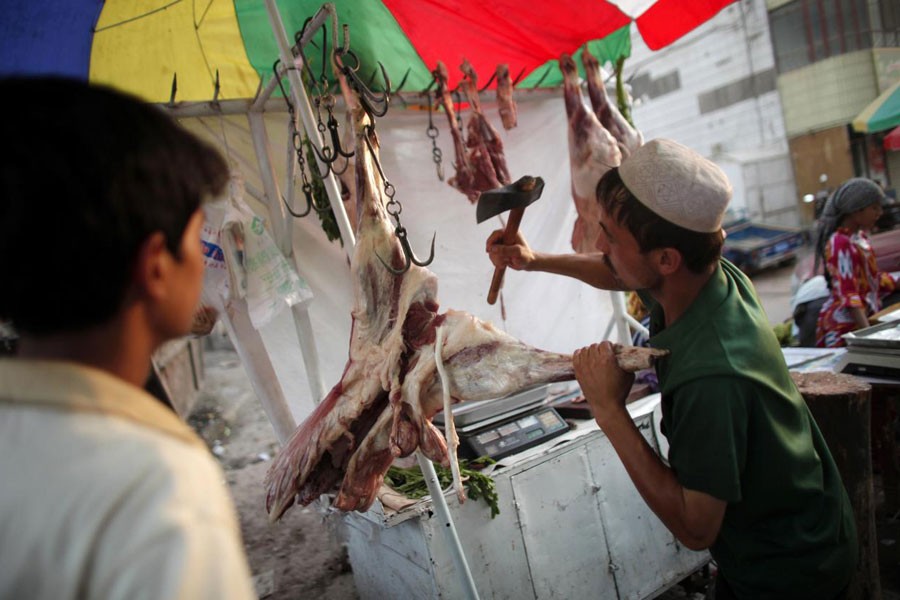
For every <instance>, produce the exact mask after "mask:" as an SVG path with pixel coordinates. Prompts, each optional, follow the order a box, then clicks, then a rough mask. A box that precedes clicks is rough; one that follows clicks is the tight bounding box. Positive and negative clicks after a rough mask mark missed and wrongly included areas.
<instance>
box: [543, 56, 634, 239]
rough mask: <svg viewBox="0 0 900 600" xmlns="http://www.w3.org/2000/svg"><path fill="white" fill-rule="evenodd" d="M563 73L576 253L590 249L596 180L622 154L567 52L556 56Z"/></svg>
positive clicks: (593, 234)
mask: <svg viewBox="0 0 900 600" xmlns="http://www.w3.org/2000/svg"><path fill="white" fill-rule="evenodd" d="M559 68H560V70H561V71H562V73H563V94H564V97H565V102H566V116H567V117H568V125H569V127H568V132H569V167H570V169H571V172H572V196H573V198H574V199H575V209H576V211H577V213H578V218H577V219H576V221H575V227H574V229H573V231H572V248H573V249H574V250H575V251H576V252H594V251H595V243H596V239H597V234H598V233H599V226H598V225H597V223H598V222H599V220H600V216H599V212H598V207H597V201H596V190H597V183H598V182H599V181H600V178H601V177H603V175H604V174H606V172H607V171H609V170H610V169H612V168H613V167H618V166H619V163H621V162H622V153H621V151H620V150H619V145H618V143H617V142H616V139H615V138H614V137H613V136H612V134H611V133H610V132H609V131H607V130H606V129H605V128H604V127H603V125H602V124H601V123H600V121H599V119H597V115H595V114H594V113H593V112H592V111H590V110H588V108H587V107H586V106H585V104H584V100H583V98H582V96H581V85H580V83H579V77H578V69H577V68H576V67H575V61H573V60H572V57H571V56H570V55H568V54H563V55H562V56H560V58H559Z"/></svg>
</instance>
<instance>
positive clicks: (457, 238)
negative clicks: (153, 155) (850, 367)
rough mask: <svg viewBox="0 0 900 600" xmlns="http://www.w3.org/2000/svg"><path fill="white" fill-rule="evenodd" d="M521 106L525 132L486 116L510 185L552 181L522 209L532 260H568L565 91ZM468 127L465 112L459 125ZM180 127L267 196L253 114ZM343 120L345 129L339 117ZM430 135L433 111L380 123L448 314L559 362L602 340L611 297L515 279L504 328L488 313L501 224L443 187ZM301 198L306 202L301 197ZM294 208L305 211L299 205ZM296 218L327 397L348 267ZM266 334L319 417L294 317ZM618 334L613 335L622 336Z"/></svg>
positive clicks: (385, 150) (283, 377)
mask: <svg viewBox="0 0 900 600" xmlns="http://www.w3.org/2000/svg"><path fill="white" fill-rule="evenodd" d="M521 96H526V94H521ZM518 101H519V102H518V127H516V128H515V129H513V130H511V131H505V130H503V129H502V127H501V124H500V119H499V115H498V113H497V110H496V105H495V104H494V103H493V102H487V103H485V104H484V107H483V110H484V113H485V114H486V115H487V117H488V119H489V120H490V121H491V123H492V124H493V125H494V126H495V127H496V128H497V130H498V131H499V132H500V137H501V139H502V140H503V143H504V147H505V150H506V160H507V164H508V166H509V172H510V176H511V178H512V180H513V181H515V180H516V179H518V178H519V177H521V176H522V175H539V176H541V177H543V179H544V181H545V187H544V192H543V196H542V198H541V199H540V200H538V201H537V202H535V203H534V204H532V205H531V206H529V207H528V209H527V210H526V211H525V216H524V219H523V220H522V225H521V228H520V230H521V231H522V232H523V234H524V235H525V236H526V238H527V239H528V241H529V243H530V244H531V245H532V247H533V248H534V249H535V250H538V251H542V252H556V253H568V252H571V246H570V243H569V241H570V236H571V232H572V226H573V224H574V222H575V216H576V214H575V207H574V203H573V201H572V197H571V193H570V185H571V184H570V176H569V158H568V139H567V122H566V113H565V106H564V103H563V98H562V90H559V93H558V95H553V96H547V95H542V96H541V97H540V98H527V97H524V98H518ZM467 117H468V112H467V111H466V112H464V113H463V119H467ZM287 119H288V116H287V113H286V112H283V113H270V114H267V115H266V117H265V120H266V126H267V131H268V135H269V139H270V142H271V156H272V160H273V162H274V163H275V167H276V170H277V173H278V185H279V187H280V188H281V190H282V193H284V185H285V169H286V162H287V158H286V157H287V148H288V145H287V139H288V133H287V132H288V129H287ZM433 119H434V123H435V125H436V126H437V127H438V129H439V131H440V134H439V136H438V145H439V146H440V148H441V149H442V151H443V155H444V156H443V158H444V173H445V179H449V177H451V176H452V175H453V173H454V169H453V146H452V142H451V137H450V133H449V130H448V124H447V119H446V116H445V115H444V114H443V113H437V114H435V115H434V116H433ZM181 122H182V124H183V125H185V126H186V127H187V128H188V129H190V130H192V131H194V132H195V133H197V134H198V135H200V136H201V137H203V138H205V139H207V140H209V141H211V142H213V143H215V144H216V145H217V146H218V147H219V148H220V149H221V150H222V152H223V153H224V154H226V155H227V156H228V157H229V159H230V161H231V163H232V164H233V165H234V166H236V168H238V169H239V170H240V171H241V173H242V175H243V177H244V179H245V180H246V182H247V184H248V187H252V188H253V189H255V190H263V184H262V182H261V180H260V177H259V173H258V167H257V162H256V158H255V155H254V153H253V144H252V141H251V138H250V129H249V125H248V121H247V118H246V116H244V115H237V116H235V115H231V116H222V117H219V116H217V117H198V118H185V119H182V121H181ZM339 122H340V123H341V125H342V127H343V124H344V123H345V121H344V119H343V117H341V118H339ZM427 126H428V114H427V112H426V111H424V110H420V109H404V108H403V107H402V104H400V103H399V102H398V101H395V102H394V104H393V105H392V106H391V109H390V111H389V112H388V114H387V115H386V116H385V117H383V118H380V119H378V120H377V123H376V130H377V132H378V134H379V137H380V140H381V160H382V166H383V169H384V171H385V175H386V176H387V178H388V180H389V181H391V183H393V184H394V186H395V188H396V195H395V199H396V200H397V201H399V202H400V203H401V204H402V205H403V212H402V214H401V219H402V222H403V225H404V226H405V227H406V228H407V230H408V232H409V238H410V241H411V244H412V247H413V250H414V251H415V253H416V255H417V256H418V257H420V258H425V257H427V256H428V248H429V244H430V241H431V236H432V234H436V241H435V258H434V262H433V263H432V264H431V265H430V266H429V267H428V268H429V269H430V270H431V271H432V272H433V273H434V274H435V275H437V277H438V281H439V287H438V300H439V301H440V304H441V310H442V311H443V310H446V309H449V308H453V309H456V310H464V311H467V312H469V313H472V314H473V315H475V316H477V317H479V318H480V319H483V320H486V321H490V322H492V323H494V324H495V325H496V326H497V327H498V328H501V329H503V330H505V331H507V332H508V333H510V334H511V335H513V336H515V337H517V338H519V339H521V340H523V341H525V342H527V343H529V344H532V345H534V346H537V347H539V348H543V349H546V350H553V351H557V352H567V353H568V352H573V351H574V350H575V349H577V348H580V347H582V346H586V345H588V344H590V343H593V342H596V341H599V340H601V339H603V336H604V334H605V333H606V331H607V328H608V326H609V323H610V319H611V317H612V314H613V312H612V308H611V304H610V299H609V294H608V293H607V292H603V291H600V290H596V289H593V288H590V287H588V286H587V285H585V284H582V283H579V282H576V281H574V280H571V279H568V278H564V277H559V276H554V275H547V274H544V273H522V272H516V271H512V270H507V273H506V279H505V283H504V287H503V296H502V298H503V301H504V302H505V307H506V320H505V321H504V320H503V319H502V316H501V310H500V302H499V301H498V302H497V304H496V305H494V306H490V305H488V304H487V301H486V297H487V292H488V287H489V286H490V281H491V276H492V275H493V265H491V263H490V261H489V260H488V257H487V255H486V254H485V252H484V246H485V240H486V239H487V236H488V235H489V234H490V232H491V231H493V230H494V229H497V228H499V227H500V223H499V221H498V219H496V218H495V219H491V220H490V221H487V222H485V223H481V224H476V222H475V205H473V204H470V203H469V201H468V200H467V199H466V197H465V196H464V195H463V194H461V193H460V192H458V191H456V190H455V189H453V188H451V187H450V186H449V185H448V184H447V183H446V181H444V182H441V181H439V180H438V178H437V175H436V171H435V166H434V163H433V162H432V153H431V142H430V140H429V139H428V138H427V137H426V134H425V130H426V128H427ZM295 198H298V200H299V198H302V193H301V192H300V190H299V189H297V191H296V192H295ZM245 199H246V200H247V202H248V204H250V205H251V207H252V208H253V209H254V210H255V211H257V213H258V214H259V215H260V216H263V217H268V216H269V215H268V211H267V210H266V208H265V205H263V204H260V203H258V202H255V201H254V200H253V198H252V197H251V195H250V194H245ZM297 208H298V209H302V208H303V206H302V205H301V204H300V203H299V201H298V204H297ZM277 218H280V217H277ZM288 218H290V219H292V220H293V229H292V239H293V250H294V252H295V254H296V255H297V263H298V264H299V265H300V275H301V277H303V278H304V279H305V280H306V282H307V283H308V284H309V286H310V287H311V288H312V290H313V293H314V294H315V298H314V299H313V301H312V303H311V304H310V306H309V312H310V316H311V319H312V325H313V330H314V332H315V343H316V346H317V348H318V352H319V362H320V368H321V376H322V380H323V381H324V383H325V387H326V391H327V389H330V388H331V386H333V385H334V384H335V383H337V382H338V380H339V378H340V375H341V373H342V371H343V369H344V365H345V364H346V361H347V350H348V345H349V340H350V325H351V319H350V310H351V307H352V304H353V290H352V288H351V282H350V276H349V273H350V271H349V265H348V259H347V255H346V253H345V251H344V249H343V248H342V247H341V246H340V244H339V243H338V242H329V241H328V240H327V238H326V236H325V233H324V232H323V231H322V229H321V227H320V225H319V220H318V218H317V217H316V216H315V214H314V213H311V214H310V215H309V216H307V217H305V218H303V219H294V218H293V217H290V216H289V217H288ZM261 333H262V337H263V339H264V341H265V345H266V348H267V349H268V351H269V354H270V356H271V359H272V362H273V364H274V367H275V371H276V373H277V374H278V379H279V382H280V384H281V386H282V389H283V391H284V395H285V398H286V399H287V401H288V403H289V405H290V408H291V411H292V413H293V415H294V417H295V418H296V419H297V422H298V423H299V422H300V421H302V420H303V419H304V418H305V417H306V416H307V415H308V414H309V413H310V412H311V410H312V408H313V406H314V400H313V399H312V398H311V397H310V391H309V386H308V383H307V376H306V373H305V371H304V366H303V360H302V355H301V353H300V346H299V342H298V340H297V333H296V330H295V328H294V326H293V323H292V315H291V312H290V311H289V310H285V311H282V313H281V315H280V316H279V317H277V318H276V319H275V320H274V321H273V322H272V323H270V324H269V325H267V326H265V327H264V328H263V329H262V330H261ZM610 336H613V337H614V336H615V330H614V329H613V330H612V333H610Z"/></svg>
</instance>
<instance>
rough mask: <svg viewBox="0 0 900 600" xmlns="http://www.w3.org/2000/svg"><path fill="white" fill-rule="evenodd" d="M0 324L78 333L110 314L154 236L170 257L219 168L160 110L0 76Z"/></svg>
mask: <svg viewBox="0 0 900 600" xmlns="http://www.w3.org/2000/svg"><path fill="white" fill-rule="evenodd" d="M0 96H2V97H4V98H8V99H10V100H11V101H13V102H15V104H16V105H17V107H18V109H17V110H16V114H15V115H14V116H10V117H9V118H6V119H3V120H2V121H0V139H2V140H3V144H4V146H5V150H4V153H3V154H4V157H3V159H2V160H0V226H2V228H3V231H2V234H0V281H2V282H3V291H2V293H0V318H2V319H8V320H10V321H12V323H13V325H14V326H15V328H16V330H17V331H19V332H20V333H29V334H32V335H44V334H51V333H60V332H69V331H78V330H82V329H85V328H87V327H91V326H94V325H98V324H101V323H103V322H105V321H107V320H108V319H110V318H111V317H112V316H113V315H114V314H115V313H116V311H117V310H118V309H119V308H120V307H121V304H122V302H123V300H124V295H125V292H126V289H127V286H128V284H129V281H130V279H131V277H132V275H133V268H134V261H135V258H136V256H137V252H138V249H139V247H140V245H141V244H142V243H143V242H144V241H145V240H146V239H147V238H148V237H149V236H150V235H151V234H153V233H154V232H157V231H160V232H162V233H163V234H164V235H165V238H166V245H167V247H168V249H169V251H171V252H172V253H173V254H175V255H176V256H178V254H179V248H180V245H181V241H182V237H183V235H184V230H185V227H186V226H187V223H188V221H189V220H190V217H191V215H193V214H194V212H195V211H196V210H197V208H198V207H199V206H200V204H201V202H202V201H204V200H206V199H208V198H210V197H212V196H215V195H217V194H219V193H220V192H221V191H222V190H224V188H225V185H226V184H227V181H228V166H227V164H226V163H225V161H224V159H223V158H222V156H221V155H220V154H219V153H218V152H217V151H216V150H215V149H214V148H212V147H211V146H209V145H208V144H206V143H205V142H203V141H201V140H199V139H198V138H196V137H195V136H193V135H192V134H190V133H189V132H187V131H186V130H184V129H182V128H181V127H180V126H179V125H178V124H176V123H175V121H174V120H172V119H170V118H169V117H168V116H167V115H165V114H164V113H163V112H162V111H160V110H159V109H157V108H155V107H153V106H150V105H148V104H145V103H143V102H141V101H140V100H138V99H136V98H133V97H131V96H127V95H125V94H122V93H120V92H116V91H114V90H112V89H110V88H104V87H96V86H88V85H87V84H85V83H82V82H78V81H75V80H67V79H61V78H55V77H40V78H9V79H2V80H0Z"/></svg>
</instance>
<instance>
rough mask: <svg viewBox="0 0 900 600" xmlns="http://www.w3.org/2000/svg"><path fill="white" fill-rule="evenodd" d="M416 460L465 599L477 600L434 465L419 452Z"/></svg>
mask: <svg viewBox="0 0 900 600" xmlns="http://www.w3.org/2000/svg"><path fill="white" fill-rule="evenodd" d="M416 459H417V460H418V461H419V468H420V469H421V470H422V475H423V476H424V477H425V483H426V485H427V486H428V493H429V494H431V504H432V505H433V506H434V512H435V514H436V515H437V518H438V519H439V520H440V523H441V525H443V526H444V527H443V529H444V532H445V533H446V534H447V546H448V547H449V548H450V554H451V556H452V557H453V562H454V563H455V564H456V569H457V570H458V571H459V574H460V579H461V581H462V584H463V588H464V590H463V591H464V593H465V597H466V598H468V599H469V600H478V590H477V589H476V588H475V580H474V579H473V578H472V571H471V570H470V569H469V563H468V562H467V561H466V555H465V553H463V549H462V544H461V543H460V541H459V535H457V533H456V527H455V526H454V525H453V518H452V517H451V516H450V508H449V507H448V506H447V499H446V498H444V492H443V490H441V484H440V482H439V481H438V476H437V472H436V471H435V470H434V464H432V462H431V461H430V460H429V459H428V458H427V457H426V456H425V455H424V454H422V451H421V450H417V451H416Z"/></svg>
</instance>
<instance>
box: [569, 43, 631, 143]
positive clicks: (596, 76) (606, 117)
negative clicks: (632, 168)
mask: <svg viewBox="0 0 900 600" xmlns="http://www.w3.org/2000/svg"><path fill="white" fill-rule="evenodd" d="M581 64H582V65H584V72H585V77H586V79H587V88H588V97H590V99H591V106H592V107H593V108H594V114H595V115H597V118H598V119H600V123H601V124H602V125H603V127H605V128H606V130H607V131H609V132H610V133H611V134H613V137H614V138H616V141H617V142H618V144H619V150H620V151H621V152H622V158H627V157H628V156H631V153H632V152H634V151H635V150H637V149H638V148H640V146H641V144H643V143H644V136H643V135H641V132H640V131H638V130H636V129H635V128H634V127H632V126H631V123H629V122H628V120H627V119H626V118H625V117H623V116H622V113H621V112H619V107H618V106H616V105H615V103H613V102H610V101H609V96H608V95H607V93H606V87H605V86H604V84H603V79H602V77H601V74H600V63H599V62H597V59H596V57H594V55H593V54H591V53H590V52H589V51H588V49H587V47H585V48H584V49H583V50H582V51H581Z"/></svg>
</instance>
